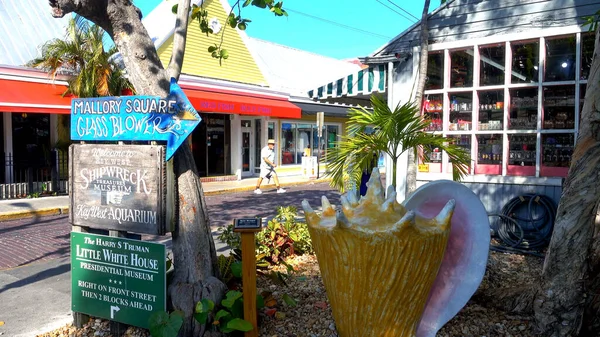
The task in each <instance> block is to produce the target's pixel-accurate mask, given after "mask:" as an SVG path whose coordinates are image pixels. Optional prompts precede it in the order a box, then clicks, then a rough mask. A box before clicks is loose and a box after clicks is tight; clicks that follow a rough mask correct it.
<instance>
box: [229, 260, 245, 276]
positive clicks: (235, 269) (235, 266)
mask: <svg viewBox="0 0 600 337" xmlns="http://www.w3.org/2000/svg"><path fill="white" fill-rule="evenodd" d="M231 273H232V274H233V276H235V277H237V278H242V261H236V262H234V263H232V264H231Z"/></svg>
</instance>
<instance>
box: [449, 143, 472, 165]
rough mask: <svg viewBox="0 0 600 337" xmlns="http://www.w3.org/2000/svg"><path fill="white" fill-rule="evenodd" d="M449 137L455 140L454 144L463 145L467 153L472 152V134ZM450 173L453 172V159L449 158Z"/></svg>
mask: <svg viewBox="0 0 600 337" xmlns="http://www.w3.org/2000/svg"><path fill="white" fill-rule="evenodd" d="M448 138H449V139H451V140H453V143H454V145H458V146H460V147H462V148H463V149H464V150H465V151H466V152H467V153H469V154H471V135H451V136H448ZM449 163H450V164H449V165H448V173H452V165H451V163H452V160H449Z"/></svg>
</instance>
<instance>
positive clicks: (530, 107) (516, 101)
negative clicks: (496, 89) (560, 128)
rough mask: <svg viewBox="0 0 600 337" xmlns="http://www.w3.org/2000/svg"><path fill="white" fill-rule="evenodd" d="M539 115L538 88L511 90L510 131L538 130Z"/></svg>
mask: <svg viewBox="0 0 600 337" xmlns="http://www.w3.org/2000/svg"><path fill="white" fill-rule="evenodd" d="M537 114H538V89H537V88H519V89H511V90H510V114H509V119H508V129H509V130H535V129H537Z"/></svg>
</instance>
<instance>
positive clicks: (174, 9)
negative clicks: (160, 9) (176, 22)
mask: <svg viewBox="0 0 600 337" xmlns="http://www.w3.org/2000/svg"><path fill="white" fill-rule="evenodd" d="M177 8H179V4H175V5H173V7H171V12H173V14H177Z"/></svg>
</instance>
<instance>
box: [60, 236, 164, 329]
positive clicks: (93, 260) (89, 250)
mask: <svg viewBox="0 0 600 337" xmlns="http://www.w3.org/2000/svg"><path fill="white" fill-rule="evenodd" d="M165 265H166V249H165V245H162V244H157V243H150V242H144V241H136V240H130V239H124V238H117V237H108V236H103V235H94V234H88V233H78V232H71V289H72V293H71V307H72V310H73V311H75V312H81V313H85V314H88V315H91V316H94V317H102V318H105V319H110V320H111V321H116V322H121V323H125V324H130V325H134V326H139V327H143V328H148V327H149V324H148V319H149V318H150V316H151V315H152V313H153V312H156V311H165V310H166V298H167V296H166V271H165Z"/></svg>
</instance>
